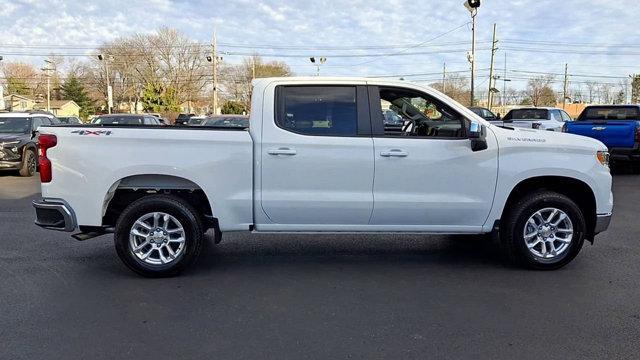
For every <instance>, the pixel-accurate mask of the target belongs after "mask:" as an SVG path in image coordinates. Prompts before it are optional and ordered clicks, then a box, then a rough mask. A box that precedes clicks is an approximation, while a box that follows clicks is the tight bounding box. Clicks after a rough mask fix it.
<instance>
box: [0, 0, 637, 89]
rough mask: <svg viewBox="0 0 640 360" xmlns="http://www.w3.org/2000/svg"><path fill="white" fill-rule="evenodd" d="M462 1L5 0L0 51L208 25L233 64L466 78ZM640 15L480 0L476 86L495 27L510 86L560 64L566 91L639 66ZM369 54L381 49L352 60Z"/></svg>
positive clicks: (567, 4) (597, 6)
mask: <svg viewBox="0 0 640 360" xmlns="http://www.w3.org/2000/svg"><path fill="white" fill-rule="evenodd" d="M462 2H463V1H462V0H421V1H416V0H384V1H377V0H369V1H364V0H353V1H323V0H316V1H303V0H290V1H266V0H265V1H259V0H258V1H254V0H235V1H234V0H225V1H218V0H215V1H200V0H195V1H172V0H147V1H136V0H128V1H122V0H102V1H100V2H88V1H86V0H85V1H80V0H67V1H61V0H0V55H2V56H3V57H4V61H14V60H18V61H27V62H31V63H34V64H38V65H40V64H42V61H43V60H44V58H45V57H46V56H44V54H49V53H56V54H65V53H66V54H70V53H73V54H78V52H80V53H86V54H90V53H91V50H90V48H91V47H94V46H95V47H97V46H98V45H100V44H101V43H103V42H106V41H109V40H112V39H115V38H117V37H120V36H127V35H131V34H134V33H150V32H153V31H155V30H156V29H158V28H159V27H162V26H169V27H173V28H176V29H178V30H179V31H181V32H182V33H184V34H186V35H187V36H189V37H190V38H192V39H194V40H195V41H198V42H202V43H208V42H210V41H211V38H212V35H213V31H214V29H215V30H216V34H217V40H218V43H219V50H220V51H221V53H222V56H223V61H225V62H228V63H237V62H240V61H241V60H242V56H240V55H238V54H250V53H259V54H260V55H262V56H264V57H265V58H266V59H277V60H284V61H286V62H287V63H288V64H289V65H290V67H291V69H292V70H293V72H294V73H295V74H296V75H313V74H315V72H316V68H315V67H314V66H313V65H312V64H311V63H310V61H309V57H310V56H316V57H326V58H327V61H326V63H325V64H324V65H322V67H321V74H322V75H338V76H344V75H355V76H398V77H399V76H402V77H404V78H405V79H407V80H414V81H418V82H434V81H437V79H439V78H441V75H439V74H440V73H441V72H442V71H443V63H445V62H446V64H447V65H446V67H447V69H448V71H460V75H461V76H468V70H469V63H468V61H467V54H466V52H467V51H468V50H470V42H471V26H470V24H469V21H470V15H469V12H468V11H467V10H466V9H465V8H464V6H463V4H462ZM638 14H640V2H638V1H635V0H618V1H611V0H583V1H578V0H564V1H559V0H556V1H550V0H541V1H533V0H532V1H525V0H510V1H509V0H482V5H481V7H480V9H479V11H478V15H477V18H476V19H477V26H476V30H477V45H476V47H477V49H478V50H477V53H476V67H477V69H478V71H477V80H476V86H477V87H478V88H482V87H483V86H486V84H487V79H488V70H487V69H488V68H489V63H490V57H491V51H490V50H489V48H490V47H491V34H492V27H493V24H494V23H496V24H497V38H498V44H497V47H498V51H497V52H496V55H495V57H496V60H495V66H496V68H497V71H498V73H499V75H502V73H503V72H504V67H505V54H506V59H507V69H508V70H509V72H508V73H507V77H508V78H512V80H513V81H512V82H511V83H510V84H509V86H512V87H515V88H522V87H524V86H525V85H526V81H527V78H529V77H532V76H536V75H537V73H538V72H540V73H554V74H562V73H563V72H564V66H565V63H567V64H568V66H569V73H570V74H571V75H572V76H571V77H570V80H571V82H572V86H580V84H582V83H584V82H585V81H588V80H590V79H593V80H597V81H603V82H605V81H606V82H610V83H612V84H613V83H619V82H620V81H621V80H622V79H623V78H627V77H628V75H629V74H632V73H640V61H639V60H640V30H639V28H638V26H637V25H638V24H637V22H638ZM25 46H26V47H25ZM73 46H76V47H80V48H81V49H72V48H71V47H73ZM416 53H417V54H416ZM27 54H30V55H27ZM364 54H369V55H371V54H374V55H376V56H372V57H351V56H352V55H364ZM345 55H346V56H345ZM68 58H70V59H71V58H75V59H78V58H81V57H78V56H69V57H68ZM587 76H588V77H587ZM594 76H596V77H594ZM562 77H563V76H562V75H557V76H556V80H557V83H556V87H558V86H560V87H561V86H562V84H561V81H562ZM499 85H500V83H499Z"/></svg>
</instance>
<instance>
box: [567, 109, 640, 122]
mask: <svg viewBox="0 0 640 360" xmlns="http://www.w3.org/2000/svg"><path fill="white" fill-rule="evenodd" d="M578 120H640V110H639V109H638V107H635V106H629V107H621V106H616V107H613V106H612V107H606V106H603V107H592V108H586V109H585V110H584V111H583V112H582V114H580V118H579V119H578Z"/></svg>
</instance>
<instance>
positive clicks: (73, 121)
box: [58, 116, 82, 125]
mask: <svg viewBox="0 0 640 360" xmlns="http://www.w3.org/2000/svg"><path fill="white" fill-rule="evenodd" d="M58 120H60V123H61V124H63V125H78V124H82V121H80V119H78V117H76V116H59V117H58Z"/></svg>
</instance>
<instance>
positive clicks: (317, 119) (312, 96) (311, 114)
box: [276, 86, 358, 136]
mask: <svg viewBox="0 0 640 360" xmlns="http://www.w3.org/2000/svg"><path fill="white" fill-rule="evenodd" d="M356 99H357V96H356V87H355V86H281V87H279V88H278V99H277V104H278V109H277V115H276V123H277V125H278V126H279V127H281V128H283V129H285V130H288V131H291V132H295V133H299V134H304V135H324V136H357V133H358V110H357V101H356Z"/></svg>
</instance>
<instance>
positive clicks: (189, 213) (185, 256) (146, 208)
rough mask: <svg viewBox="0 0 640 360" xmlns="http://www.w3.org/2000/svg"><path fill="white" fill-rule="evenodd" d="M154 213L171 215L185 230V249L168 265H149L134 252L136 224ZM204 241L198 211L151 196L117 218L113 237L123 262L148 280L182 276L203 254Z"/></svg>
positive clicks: (175, 200) (177, 200)
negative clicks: (133, 241)
mask: <svg viewBox="0 0 640 360" xmlns="http://www.w3.org/2000/svg"><path fill="white" fill-rule="evenodd" d="M154 212H162V213H165V214H168V215H170V216H172V217H173V218H175V219H176V220H177V221H179V223H180V225H181V226H182V228H183V229H184V249H183V250H182V252H181V253H180V255H178V256H176V258H175V259H174V260H172V261H171V262H169V263H167V264H149V263H147V262H145V261H144V260H141V259H139V258H138V257H137V256H136V255H135V254H134V252H133V249H132V245H131V241H130V236H131V234H130V233H131V231H132V229H133V226H134V224H135V223H136V221H137V220H139V219H140V218H142V217H144V216H145V215H147V214H150V213H154ZM203 238H204V230H203V227H202V221H201V219H200V216H199V215H198V213H197V212H196V210H195V209H194V208H193V207H192V206H191V205H190V204H188V203H186V202H185V201H183V200H182V199H180V198H177V197H173V196H169V195H149V196H145V197H143V198H141V199H139V200H136V201H134V202H133V203H132V204H131V205H129V206H128V207H127V208H126V209H125V210H124V211H123V212H122V214H121V215H120V217H119V218H118V221H117V222H116V227H115V234H114V242H115V247H116V252H117V253H118V256H119V257H120V260H122V262H123V263H124V264H125V265H126V266H127V267H128V268H129V269H131V270H133V271H134V272H136V273H138V274H140V275H142V276H146V277H169V276H175V275H178V274H179V273H181V272H182V271H183V270H185V269H186V268H187V267H189V266H190V265H192V264H193V263H194V262H195V261H196V259H197V258H198V256H199V255H200V252H201V250H202V244H203V241H204V240H203ZM149 246H151V245H149ZM159 251H160V250H159ZM158 254H159V253H158Z"/></svg>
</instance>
